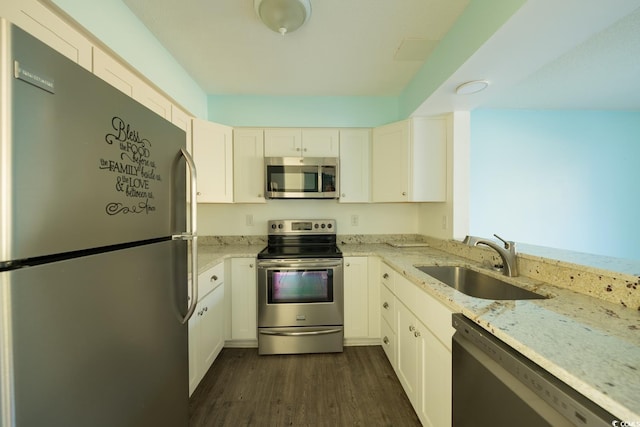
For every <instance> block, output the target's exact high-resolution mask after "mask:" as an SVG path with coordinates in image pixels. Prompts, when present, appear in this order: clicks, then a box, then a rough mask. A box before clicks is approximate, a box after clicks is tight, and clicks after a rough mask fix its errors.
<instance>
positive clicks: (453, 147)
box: [418, 111, 471, 239]
mask: <svg viewBox="0 0 640 427" xmlns="http://www.w3.org/2000/svg"><path fill="white" fill-rule="evenodd" d="M470 117H471V115H470V113H469V112H468V111H460V112H455V113H452V114H450V115H449V116H448V117H447V201H446V202H444V203H421V204H420V205H419V206H420V207H419V211H418V224H419V227H418V232H419V233H420V234H424V235H427V236H433V237H438V238H440V239H451V238H457V239H462V238H464V236H466V235H467V234H469V150H470V145H469V142H470Z"/></svg>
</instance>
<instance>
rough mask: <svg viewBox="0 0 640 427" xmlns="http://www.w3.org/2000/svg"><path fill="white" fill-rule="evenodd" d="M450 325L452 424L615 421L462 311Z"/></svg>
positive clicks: (604, 423)
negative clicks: (451, 328) (453, 330)
mask: <svg viewBox="0 0 640 427" xmlns="http://www.w3.org/2000/svg"><path fill="white" fill-rule="evenodd" d="M453 327H454V328H455V329H456V333H455V334H454V336H453V350H452V353H453V362H452V365H453V386H452V390H453V391H452V395H453V396H452V398H453V403H452V406H453V409H452V411H453V414H452V416H453V418H452V419H453V421H452V424H453V426H454V427H466V426H473V427H482V426H492V427H496V426H509V427H511V426H518V427H526V426H531V427H540V426H553V427H559V426H609V427H611V425H612V422H613V421H614V420H615V419H616V418H615V417H614V416H613V415H611V414H609V413H608V412H607V411H605V410H604V409H602V408H600V407H599V406H598V405H596V404H595V403H593V402H591V401H590V400H588V399H587V398H585V397H584V396H582V395H581V394H579V393H578V392H577V391H575V390H574V389H572V388H571V387H569V386H568V385H566V384H565V383H563V382H562V381H560V380H558V379H557V378H556V377H554V376H553V375H551V374H550V373H549V372H547V371H545V370H544V369H542V368H541V367H540V366H538V365H536V364H535V363H533V362H532V361H530V360H529V359H527V358H525V357H524V356H523V355H522V354H520V353H518V352H517V351H515V350H514V349H513V348H511V347H509V346H508V345H506V344H505V343H504V342H502V341H500V340H499V339H497V338H496V337H494V336H493V335H492V334H490V333H489V332H487V331H486V330H484V329H482V328H481V327H480V326H478V325H476V324H475V323H473V322H472V321H471V320H469V319H467V318H466V317H464V316H463V315H462V314H458V313H456V314H454V315H453Z"/></svg>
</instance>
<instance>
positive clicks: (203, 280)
mask: <svg viewBox="0 0 640 427" xmlns="http://www.w3.org/2000/svg"><path fill="white" fill-rule="evenodd" d="M222 283H224V262H221V263H220V264H217V265H216V266H215V267H212V268H210V269H208V270H207V271H205V272H204V273H201V274H200V275H198V301H200V300H202V298H204V297H205V296H206V295H207V294H208V293H209V292H211V291H213V290H214V289H215V288H217V287H218V286H220V285H221V284H222Z"/></svg>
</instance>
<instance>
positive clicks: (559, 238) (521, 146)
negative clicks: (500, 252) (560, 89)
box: [470, 110, 640, 260]
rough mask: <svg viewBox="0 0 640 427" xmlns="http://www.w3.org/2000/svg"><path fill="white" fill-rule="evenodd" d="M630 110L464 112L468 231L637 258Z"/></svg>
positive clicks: (635, 139)
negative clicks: (467, 136) (467, 141)
mask: <svg viewBox="0 0 640 427" xmlns="http://www.w3.org/2000/svg"><path fill="white" fill-rule="evenodd" d="M638 159H640V112H610V111H608V112H605V111H526V110H476V111H473V112H472V113H471V174H470V177H471V183H470V232H471V233H472V234H474V235H480V236H491V235H492V234H493V233H497V234H500V235H501V236H503V237H505V238H508V239H509V240H515V241H520V242H525V243H530V244H534V245H541V246H550V247H556V248H560V249H568V250H573V251H579V252H586V253H593V254H598V255H607V256H613V257H619V258H627V259H634V260H640V226H639V223H638V212H640V193H639V190H638V185H639V184H640V167H638Z"/></svg>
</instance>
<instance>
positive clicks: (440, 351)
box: [380, 263, 455, 427]
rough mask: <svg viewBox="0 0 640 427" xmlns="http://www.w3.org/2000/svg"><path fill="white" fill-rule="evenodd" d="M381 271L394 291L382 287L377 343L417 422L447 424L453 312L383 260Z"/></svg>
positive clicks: (448, 422)
mask: <svg viewBox="0 0 640 427" xmlns="http://www.w3.org/2000/svg"><path fill="white" fill-rule="evenodd" d="M380 270H381V271H382V272H383V273H382V274H385V275H386V276H387V277H384V276H383V283H389V282H390V281H391V282H392V283H393V289H394V290H393V292H392V291H391V290H390V289H389V288H388V287H387V286H386V285H383V286H382V288H381V300H380V303H381V304H382V316H381V317H382V319H381V325H382V347H383V349H384V350H385V353H386V354H387V357H388V358H389V361H390V362H391V364H392V366H393V368H394V370H395V372H396V374H397V375H398V379H399V380H400V383H401V384H402V387H403V388H404V390H405V392H406V393H407V396H408V397H409V400H410V401H411V404H412V405H413V408H414V409H415V411H416V414H417V415H418V417H419V418H420V421H421V422H422V424H423V425H425V426H433V427H439V426H449V425H451V337H452V336H453V333H454V331H455V330H454V329H453V327H452V326H451V314H452V312H451V310H449V309H448V308H447V307H445V306H444V305H442V304H441V303H440V302H438V301H437V300H436V299H434V298H433V297H431V296H430V295H428V294H426V293H425V292H424V291H422V290H420V289H419V288H418V287H417V286H416V285H415V284H413V283H411V282H410V281H409V280H407V279H406V278H404V277H403V276H402V275H400V274H398V273H395V272H390V267H388V266H387V265H385V264H384V263H382V266H381V268H380ZM390 275H392V277H389V276H390ZM391 318H392V319H393V321H392V322H390V319H391Z"/></svg>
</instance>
